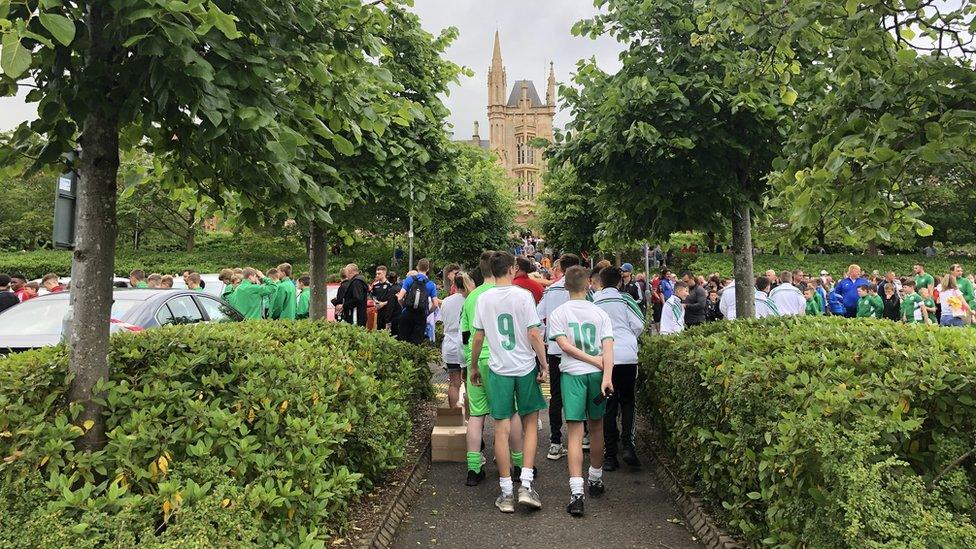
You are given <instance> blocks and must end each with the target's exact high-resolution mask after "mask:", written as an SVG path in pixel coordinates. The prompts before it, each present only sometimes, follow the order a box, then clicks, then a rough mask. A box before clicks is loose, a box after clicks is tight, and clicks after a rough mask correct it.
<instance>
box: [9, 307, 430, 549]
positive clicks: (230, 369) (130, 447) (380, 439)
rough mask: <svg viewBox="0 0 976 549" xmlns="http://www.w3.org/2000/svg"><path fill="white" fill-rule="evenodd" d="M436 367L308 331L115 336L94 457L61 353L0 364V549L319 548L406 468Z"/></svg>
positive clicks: (347, 337) (339, 332)
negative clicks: (362, 501) (84, 447)
mask: <svg viewBox="0 0 976 549" xmlns="http://www.w3.org/2000/svg"><path fill="white" fill-rule="evenodd" d="M433 358H434V357H432V356H431V351H430V350H429V349H422V348H419V347H414V346H411V345H406V344H402V343H399V342H396V341H394V340H393V339H392V338H390V337H389V336H388V335H386V334H383V333H379V332H366V331H363V330H361V329H359V328H356V327H352V326H349V325H344V324H335V323H314V322H309V321H304V322H292V323H286V322H247V323H244V324H232V325H228V324H225V325H195V326H177V327H167V328H163V329H158V330H151V331H149V332H144V333H141V334H132V335H120V336H114V337H113V338H112V350H111V353H110V356H109V360H110V362H111V366H112V372H113V373H112V377H111V381H110V382H109V383H108V384H107V385H106V387H105V389H106V391H107V393H106V397H105V402H106V404H107V413H106V420H107V431H108V438H109V440H108V443H107V446H106V447H105V449H104V450H102V451H99V452H97V453H94V454H90V455H88V454H84V453H80V452H76V451H75V450H74V447H73V444H72V442H73V441H74V440H75V439H76V438H77V437H78V436H79V435H80V434H81V433H82V432H83V430H84V429H85V428H86V426H85V425H77V424H74V422H73V418H75V417H77V416H76V414H75V413H73V412H76V411H77V410H73V411H69V410H68V406H67V403H66V391H67V383H68V381H67V365H66V362H67V361H66V357H65V350H64V349H63V348H52V349H44V350H39V351H33V352H29V353H24V354H20V355H14V356H11V357H8V358H5V359H0V547H24V548H27V547H31V548H33V547H69V546H70V547H96V546H104V545H108V544H111V545H112V546H120V547H136V546H139V547H164V546H165V547H186V546H192V547H201V546H207V547H241V546H262V547H268V546H274V545H289V546H298V545H304V546H317V545H318V546H320V545H321V544H322V543H323V542H324V541H325V540H327V539H328V538H329V537H330V536H334V535H336V533H338V532H341V531H342V529H343V527H344V525H345V524H346V513H347V509H348V506H349V503H350V501H351V500H352V499H354V498H355V497H357V496H358V495H360V494H362V493H363V492H364V491H365V490H368V489H369V487H370V486H371V484H372V483H373V482H375V481H377V480H378V479H380V478H381V477H382V476H383V475H384V473H386V472H388V471H390V470H391V469H393V468H395V467H397V466H398V465H399V464H400V463H401V461H402V459H403V455H404V447H405V444H406V441H407V439H408V437H409V434H410V432H411V416H410V410H411V406H412V402H413V401H416V400H417V399H422V398H428V397H430V396H431V395H432V389H431V385H430V379H429V378H430V370H429V369H428V363H429V361H430V360H431V359H433Z"/></svg>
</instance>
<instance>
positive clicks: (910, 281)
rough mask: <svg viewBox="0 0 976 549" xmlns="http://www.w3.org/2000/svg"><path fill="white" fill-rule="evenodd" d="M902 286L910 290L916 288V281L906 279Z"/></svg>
mask: <svg viewBox="0 0 976 549" xmlns="http://www.w3.org/2000/svg"><path fill="white" fill-rule="evenodd" d="M901 285H902V286H908V287H909V288H914V287H915V281H914V280H912V279H906V280H905V281H904V282H902V283H901Z"/></svg>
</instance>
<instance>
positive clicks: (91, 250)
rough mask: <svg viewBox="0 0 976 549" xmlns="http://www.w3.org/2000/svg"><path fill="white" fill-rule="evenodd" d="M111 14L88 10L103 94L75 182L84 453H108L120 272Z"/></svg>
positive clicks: (72, 344) (78, 396) (74, 397)
mask: <svg viewBox="0 0 976 549" xmlns="http://www.w3.org/2000/svg"><path fill="white" fill-rule="evenodd" d="M110 13H111V11H110V10H109V9H108V8H107V7H106V8H103V7H102V4H100V3H98V2H95V3H92V4H89V8H88V13H87V19H88V21H87V25H86V26H87V28H89V29H91V44H90V45H89V47H88V51H87V52H86V59H85V76H86V80H87V81H89V82H92V83H94V84H95V85H96V86H98V87H100V88H101V89H100V90H92V94H91V97H92V98H93V99H94V100H93V101H92V102H91V104H89V105H88V109H89V110H88V114H87V115H86V116H85V119H84V121H83V124H82V132H81V147H82V153H81V160H80V163H79V171H80V178H79V181H78V205H77V208H78V209H77V213H76V215H77V222H76V230H75V249H74V257H73V261H72V264H71V297H70V311H69V315H70V318H71V321H70V327H69V334H70V335H69V340H68V349H69V353H70V362H69V366H68V369H69V371H70V372H71V374H72V375H73V376H74V377H73V378H72V380H71V386H70V388H69V393H68V398H69V401H70V402H71V403H72V404H75V403H80V404H81V405H82V406H81V413H80V415H79V416H78V419H77V420H76V424H77V425H80V426H85V424H86V423H87V422H88V421H89V420H90V421H91V422H92V427H91V428H90V429H86V430H85V434H84V435H82V436H81V437H80V438H79V439H77V441H76V444H77V446H78V447H79V448H80V449H82V450H87V451H93V450H97V449H100V448H102V447H103V446H104V445H105V422H104V418H103V416H102V405H100V404H98V403H97V402H96V399H98V398H100V395H98V394H95V393H94V389H95V385H96V384H97V383H98V382H99V381H100V380H108V378H109V365H108V350H109V341H108V337H109V325H110V324H109V319H110V317H111V314H112V312H111V311H112V275H113V271H114V267H115V240H116V233H117V229H118V227H117V220H116V218H115V214H116V185H117V183H116V181H117V178H118V172H119V122H118V118H117V117H116V115H115V113H114V112H113V109H114V108H115V105H113V104H112V102H111V101H107V100H106V99H105V98H106V97H109V96H110V91H111V88H112V85H113V84H112V82H113V76H112V74H111V66H110V64H111V49H112V43H111V42H110V40H111V37H110V36H107V35H106V34H105V31H106V29H108V28H110V26H111V21H109V20H108V19H109V17H110V15H109V14H110Z"/></svg>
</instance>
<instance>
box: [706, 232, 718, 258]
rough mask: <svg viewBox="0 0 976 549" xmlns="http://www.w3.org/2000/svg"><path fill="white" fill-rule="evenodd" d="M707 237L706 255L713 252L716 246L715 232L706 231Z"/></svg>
mask: <svg viewBox="0 0 976 549" xmlns="http://www.w3.org/2000/svg"><path fill="white" fill-rule="evenodd" d="M707 236H708V253H712V252H714V251H715V244H716V240H715V231H708V233H707Z"/></svg>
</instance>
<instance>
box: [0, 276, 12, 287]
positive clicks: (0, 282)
mask: <svg viewBox="0 0 976 549" xmlns="http://www.w3.org/2000/svg"><path fill="white" fill-rule="evenodd" d="M0 286H4V287H6V286H10V275H8V274H6V273H3V274H0Z"/></svg>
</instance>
